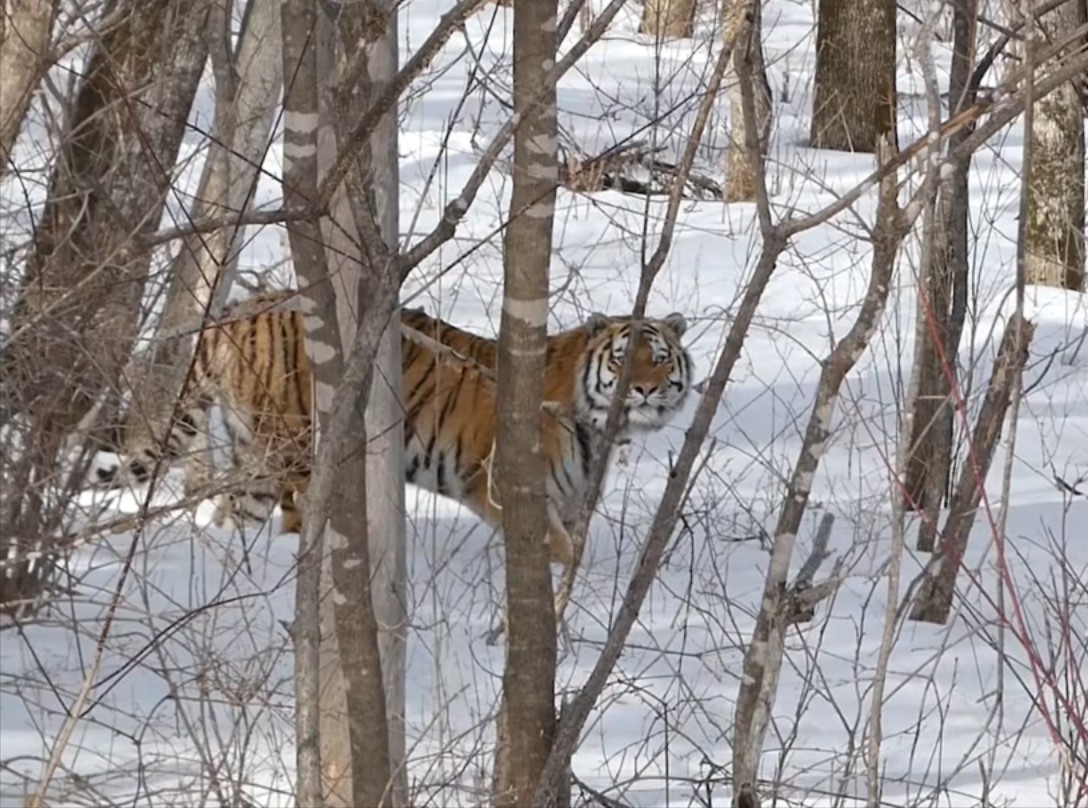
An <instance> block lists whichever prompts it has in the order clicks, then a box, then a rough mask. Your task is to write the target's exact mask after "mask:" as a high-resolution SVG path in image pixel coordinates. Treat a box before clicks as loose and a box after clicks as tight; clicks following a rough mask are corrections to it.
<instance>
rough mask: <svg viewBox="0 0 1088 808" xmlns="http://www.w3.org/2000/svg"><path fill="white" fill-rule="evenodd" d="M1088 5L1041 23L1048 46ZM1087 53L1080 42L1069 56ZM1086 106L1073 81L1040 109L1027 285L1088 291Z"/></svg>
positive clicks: (1079, 0)
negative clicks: (1087, 265)
mask: <svg viewBox="0 0 1088 808" xmlns="http://www.w3.org/2000/svg"><path fill="white" fill-rule="evenodd" d="M1085 15H1086V12H1085V8H1084V0H1066V2H1065V3H1063V4H1062V5H1061V6H1059V7H1058V8H1056V9H1054V10H1053V11H1050V12H1048V13H1046V14H1044V15H1043V16H1042V17H1041V18H1040V20H1039V23H1038V28H1039V31H1040V32H1041V37H1040V39H1041V41H1042V42H1043V43H1055V42H1058V41H1061V40H1062V39H1064V38H1066V37H1068V36H1069V35H1070V34H1072V33H1073V32H1074V31H1075V30H1077V28H1078V27H1080V26H1081V25H1083V24H1084V21H1085ZM1078 47H1083V37H1082V41H1081V42H1077V41H1074V42H1073V43H1071V44H1070V45H1069V46H1068V47H1067V48H1066V50H1067V51H1072V50H1075V49H1077V48H1078ZM1084 111H1085V107H1084V101H1083V99H1082V98H1081V97H1080V93H1079V92H1078V90H1077V86H1076V84H1075V83H1074V82H1072V81H1069V82H1066V83H1065V84H1064V85H1062V86H1061V87H1060V88H1058V89H1057V90H1055V91H1054V92H1053V93H1051V94H1050V95H1048V96H1046V97H1045V98H1042V99H1040V100H1039V101H1038V102H1037V103H1036V105H1035V114H1034V118H1033V119H1032V126H1031V135H1030V137H1031V147H1030V153H1031V160H1032V166H1031V184H1030V185H1029V187H1028V228H1027V237H1028V243H1027V280H1028V283H1037V284H1042V285H1044V286H1059V287H1065V288H1066V289H1073V290H1081V289H1084V261H1085V257H1086V256H1085V251H1084V203H1085V198H1084Z"/></svg>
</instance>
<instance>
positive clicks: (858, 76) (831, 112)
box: [811, 0, 896, 152]
mask: <svg viewBox="0 0 1088 808" xmlns="http://www.w3.org/2000/svg"><path fill="white" fill-rule="evenodd" d="M895 37H896V33H895V2H894V0H820V4H819V14H818V17H817V28H816V77H815V90H814V94H813V107H812V128H811V139H812V145H813V146H814V147H816V148H818V149H838V150H840V151H857V152H875V151H876V149H877V146H878V145H879V143H880V142H881V139H882V138H883V136H884V135H885V134H886V133H887V132H888V131H889V126H890V127H891V130H890V131H892V132H893V133H894V132H895V108H896V92H895V51H896V47H895Z"/></svg>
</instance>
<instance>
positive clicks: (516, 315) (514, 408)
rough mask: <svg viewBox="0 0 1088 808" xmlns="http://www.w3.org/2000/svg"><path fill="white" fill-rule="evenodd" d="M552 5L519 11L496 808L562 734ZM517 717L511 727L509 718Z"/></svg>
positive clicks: (501, 427)
mask: <svg viewBox="0 0 1088 808" xmlns="http://www.w3.org/2000/svg"><path fill="white" fill-rule="evenodd" d="M557 24H558V4H557V3H556V0H540V1H539V2H534V3H521V4H518V5H516V6H515V8H514V114H515V115H517V116H519V117H520V118H521V126H520V127H519V128H518V130H517V133H516V134H515V136H514V162H513V191H512V197H511V201H510V224H509V226H508V227H507V230H506V240H505V244H504V248H505V275H504V286H503V308H502V320H501V324H500V329H499V354H498V392H497V402H496V403H497V407H498V433H497V437H496V446H495V461H496V472H495V474H496V478H497V483H498V486H499V493H500V496H501V501H502V503H503V511H502V528H503V537H504V543H505V547H506V615H507V628H508V632H507V651H506V668H505V671H504V673H503V691H502V705H501V706H500V709H499V719H498V720H499V731H498V732H499V744H498V745H497V750H496V762H495V794H494V802H495V804H496V805H498V806H528V805H530V804H532V799H533V793H534V791H535V790H536V788H537V785H538V784H539V782H540V776H541V773H542V772H543V769H544V764H545V763H546V762H547V758H548V753H549V751H550V750H551V744H552V736H553V733H554V731H555V665H556V636H555V613H554V611H553V601H552V583H551V573H550V572H549V569H548V551H547V548H546V546H545V538H544V537H545V533H546V530H547V524H548V517H547V512H546V504H545V488H544V474H545V466H544V457H543V455H542V453H541V440H540V428H541V402H542V400H543V394H544V387H543V380H544V367H545V355H546V337H547V318H548V277H549V268H550V262H551V244H552V225H553V221H554V217H555V192H556V183H557V180H558V172H559V169H558V154H557V146H558V132H557V124H556V95H555V76H554V71H555V60H556V46H557V42H556V28H557ZM512 717H516V721H515V720H510V719H511V718H512Z"/></svg>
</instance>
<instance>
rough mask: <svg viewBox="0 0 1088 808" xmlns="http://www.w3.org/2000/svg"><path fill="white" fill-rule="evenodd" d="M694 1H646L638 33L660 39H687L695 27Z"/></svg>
mask: <svg viewBox="0 0 1088 808" xmlns="http://www.w3.org/2000/svg"><path fill="white" fill-rule="evenodd" d="M695 7H696V2H695V0H646V2H645V3H643V5H642V23H641V24H640V25H639V28H638V32H639V33H640V34H647V35H649V36H654V37H658V38H660V39H688V38H690V37H691V35H692V32H693V29H694V27H695Z"/></svg>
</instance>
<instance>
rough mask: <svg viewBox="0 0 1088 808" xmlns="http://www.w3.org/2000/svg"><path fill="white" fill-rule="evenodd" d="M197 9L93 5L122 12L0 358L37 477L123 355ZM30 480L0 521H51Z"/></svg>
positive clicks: (194, 65) (183, 103) (180, 128)
mask: <svg viewBox="0 0 1088 808" xmlns="http://www.w3.org/2000/svg"><path fill="white" fill-rule="evenodd" d="M207 12H208V3H206V2H199V3H193V2H184V3H182V2H180V0H153V2H140V3H135V2H132V0H124V1H123V2H122V1H121V0H118V2H114V3H111V4H109V5H108V6H107V8H106V9H105V11H104V13H105V14H107V15H112V16H115V17H117V18H119V22H118V23H117V24H116V25H114V26H111V27H110V28H109V30H107V31H105V32H103V34H102V36H101V38H100V39H99V40H98V42H97V47H96V48H95V50H94V52H93V54H92V55H91V57H90V60H89V64H88V67H87V73H86V78H85V79H84V81H83V83H82V85H81V86H80V88H79V90H78V92H77V94H76V97H75V99H74V103H73V106H72V109H71V112H70V116H69V126H68V131H67V134H66V138H65V140H64V142H63V143H62V144H61V146H60V150H59V154H58V157H57V162H56V167H55V169H54V171H53V176H52V178H51V180H50V187H49V197H48V199H47V201H46V204H45V210H44V213H43V216H42V219H41V221H40V222H39V224H38V227H37V230H36V232H35V249H34V254H33V256H32V257H31V261H30V266H29V270H28V273H27V282H26V285H25V287H24V289H23V292H22V295H21V298H20V300H19V302H18V305H17V306H16V310H15V311H14V312H13V320H14V322H13V332H14V333H16V334H18V337H17V338H15V339H13V340H12V342H11V350H10V351H9V352H8V355H7V356H6V357H5V360H6V362H5V368H4V373H5V375H6V376H7V378H6V379H5V381H6V382H7V383H8V384H10V386H11V389H13V390H14V391H15V406H16V409H17V410H18V411H19V412H21V413H22V414H23V415H24V416H25V418H26V420H27V421H28V422H29V426H30V430H29V434H30V435H32V436H33V438H32V441H31V445H30V446H28V447H27V451H28V454H27V455H26V457H25V458H23V460H28V461H29V462H30V463H31V464H32V465H33V466H35V467H37V468H38V469H39V470H41V471H42V472H43V473H44V474H46V475H52V473H53V471H54V468H55V465H56V459H57V453H58V450H59V448H60V446H61V443H62V441H63V439H64V438H65V436H66V435H67V434H68V433H69V432H70V431H71V430H72V429H73V428H75V427H76V426H77V425H78V424H80V422H81V420H82V419H83V418H84V416H86V415H87V414H88V413H89V412H90V411H91V409H92V408H93V407H94V406H95V404H96V403H97V402H98V401H99V400H100V399H101V398H102V396H103V395H104V393H105V391H106V390H107V388H109V387H110V386H112V385H115V384H116V383H117V381H118V379H119V377H120V374H121V370H122V368H123V367H124V366H125V364H126V363H127V362H128V359H129V354H130V352H131V348H132V342H133V339H134V337H135V330H136V326H137V323H138V322H139V316H138V314H139V308H140V302H141V299H142V297H143V291H144V287H145V284H146V282H147V277H148V266H149V262H150V255H149V253H148V251H147V250H146V249H144V248H142V247H141V246H140V236H142V235H146V234H148V233H149V232H151V231H152V230H153V229H154V228H155V227H156V226H157V225H158V221H159V216H160V214H161V211H162V206H163V201H164V199H165V196H166V194H167V193H168V190H169V187H170V183H171V181H172V177H171V176H170V175H169V174H168V173H164V171H163V169H162V168H161V167H162V166H169V167H172V166H173V165H174V164H175V162H176V159H177V152H178V148H179V146H180V143H181V138H182V134H183V132H184V128H185V121H186V119H187V118H188V114H189V108H190V107H191V105H192V101H193V97H194V94H195V92H196V87H197V83H198V81H199V79H200V74H201V71H202V69H203V66H204V63H205V61H206V57H207V47H208V44H207V31H206V20H207ZM164 54H165V55H168V58H164ZM137 96H138V99H139V101H138V102H137V100H136V98H137ZM137 132H138V133H140V134H139V136H137V135H136V134H135V133H137ZM31 489H32V490H27V491H23V492H20V495H19V497H18V500H19V502H18V503H17V508H15V509H12V508H7V507H5V508H4V512H5V513H4V519H3V527H2V528H0V531H5V532H6V530H11V529H12V528H13V526H14V532H16V533H20V532H22V533H27V534H30V535H37V534H38V533H39V532H40V531H41V530H43V529H44V530H49V529H50V528H49V526H48V525H44V524H42V523H41V520H40V518H39V517H40V512H41V507H40V506H41V499H40V493H41V492H40V490H39V489H38V488H36V487H35V486H31ZM16 509H17V510H19V511H20V515H19V516H18V517H15V516H14V515H13V511H14V510H16Z"/></svg>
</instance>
